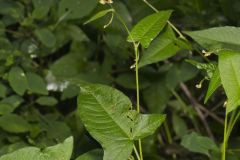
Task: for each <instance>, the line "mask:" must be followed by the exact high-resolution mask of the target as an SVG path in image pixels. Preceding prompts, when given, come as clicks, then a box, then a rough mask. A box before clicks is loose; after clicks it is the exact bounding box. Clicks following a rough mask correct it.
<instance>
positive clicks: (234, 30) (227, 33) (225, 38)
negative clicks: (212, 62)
mask: <svg viewBox="0 0 240 160" xmlns="http://www.w3.org/2000/svg"><path fill="white" fill-rule="evenodd" d="M185 33H186V34H187V35H189V36H190V37H192V38H193V39H194V40H195V41H196V42H198V43H199V44H200V45H202V46H203V47H204V48H206V49H208V50H211V51H214V50H219V49H233V50H240V41H239V37H240V28H239V27H231V26H226V27H215V28H209V29H204V30H200V31H192V32H185Z"/></svg>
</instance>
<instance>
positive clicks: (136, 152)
mask: <svg viewBox="0 0 240 160" xmlns="http://www.w3.org/2000/svg"><path fill="white" fill-rule="evenodd" d="M133 150H134V153H135V154H136V156H137V159H138V160H141V158H140V156H139V154H138V151H137V149H136V147H135V145H134V146H133Z"/></svg>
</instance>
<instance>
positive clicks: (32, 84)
mask: <svg viewBox="0 0 240 160" xmlns="http://www.w3.org/2000/svg"><path fill="white" fill-rule="evenodd" d="M26 75H27V80H28V86H29V88H28V89H29V91H31V92H33V93H38V94H43V95H47V94H48V91H47V89H46V88H47V87H46V83H45V82H44V79H43V78H42V77H40V76H39V75H37V74H35V73H32V72H28V73H27V74H26Z"/></svg>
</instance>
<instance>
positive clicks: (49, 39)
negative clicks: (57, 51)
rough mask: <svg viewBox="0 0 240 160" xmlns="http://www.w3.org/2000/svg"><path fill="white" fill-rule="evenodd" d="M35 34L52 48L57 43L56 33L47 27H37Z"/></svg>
mask: <svg viewBox="0 0 240 160" xmlns="http://www.w3.org/2000/svg"><path fill="white" fill-rule="evenodd" d="M34 34H35V35H36V37H37V38H38V40H39V41H40V42H41V43H42V44H43V45H44V46H45V47H49V48H52V47H54V45H55V44H56V37H55V35H54V34H53V33H52V32H51V31H50V30H49V29H47V28H42V29H37V30H35V31H34Z"/></svg>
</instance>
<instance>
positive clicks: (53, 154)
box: [0, 137, 73, 160]
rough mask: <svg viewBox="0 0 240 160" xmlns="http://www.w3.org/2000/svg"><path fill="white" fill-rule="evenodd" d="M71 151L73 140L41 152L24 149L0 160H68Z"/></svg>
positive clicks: (35, 149)
mask: <svg viewBox="0 0 240 160" xmlns="http://www.w3.org/2000/svg"><path fill="white" fill-rule="evenodd" d="M72 150H73V138H72V137H69V138H67V139H66V140H65V141H64V142H63V143H61V144H57V145H55V146H51V147H47V148H45V149H43V150H41V149H40V148H36V147H26V148H23V149H19V150H17V151H15V152H13V153H9V154H6V155H3V156H1V157H0V160H15V159H16V160H70V158H71V155H72Z"/></svg>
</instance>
